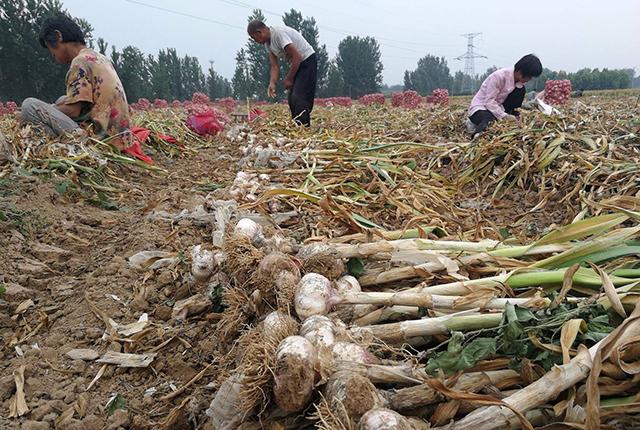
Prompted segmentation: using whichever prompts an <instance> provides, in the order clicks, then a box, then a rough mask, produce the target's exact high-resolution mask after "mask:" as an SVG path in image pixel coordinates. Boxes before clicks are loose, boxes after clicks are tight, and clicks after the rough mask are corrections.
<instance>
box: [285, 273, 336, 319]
mask: <svg viewBox="0 0 640 430" xmlns="http://www.w3.org/2000/svg"><path fill="white" fill-rule="evenodd" d="M333 295H334V292H333V288H332V287H331V281H329V280H328V279H327V278H325V277H324V276H322V275H319V274H317V273H307V274H306V275H304V276H303V277H302V279H301V280H300V282H299V283H298V288H297V291H296V294H295V298H294V304H295V309H296V313H297V314H298V317H300V319H307V318H308V317H310V316H312V315H326V314H327V313H329V310H330V308H331V306H330V302H331V298H332V296H333Z"/></svg>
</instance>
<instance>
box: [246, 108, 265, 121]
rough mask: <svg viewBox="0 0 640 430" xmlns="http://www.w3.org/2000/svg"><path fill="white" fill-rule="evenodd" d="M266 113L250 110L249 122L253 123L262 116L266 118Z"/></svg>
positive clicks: (256, 109) (260, 110) (259, 110)
mask: <svg viewBox="0 0 640 430" xmlns="http://www.w3.org/2000/svg"><path fill="white" fill-rule="evenodd" d="M266 115H267V113H266V112H265V111H263V110H262V109H258V108H254V109H251V112H249V121H254V120H256V119H258V118H262V117H264V116H266Z"/></svg>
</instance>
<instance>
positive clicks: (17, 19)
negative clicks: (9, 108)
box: [0, 0, 93, 102]
mask: <svg viewBox="0 0 640 430" xmlns="http://www.w3.org/2000/svg"><path fill="white" fill-rule="evenodd" d="M59 12H66V11H65V10H64V9H63V6H62V3H61V2H60V1H58V0H0V29H1V31H0V100H2V99H4V100H16V101H18V102H20V101H21V100H22V99H24V98H25V97H28V96H34V97H39V98H42V99H44V100H49V101H53V100H55V99H56V98H57V97H59V96H60V95H62V94H63V93H64V90H65V86H64V83H65V75H66V72H67V67H66V66H64V65H58V64H55V62H54V61H53V58H52V57H51V55H50V54H49V52H48V51H47V50H46V49H45V48H43V47H41V46H40V43H39V42H38V35H39V32H40V25H41V23H42V21H43V20H44V19H45V18H46V17H48V16H51V15H54V14H56V13H59ZM76 22H77V23H78V25H80V28H82V30H83V31H84V33H85V38H86V39H87V43H90V41H91V33H92V31H93V28H92V27H91V25H90V24H89V23H88V22H87V21H85V20H82V19H77V20H76Z"/></svg>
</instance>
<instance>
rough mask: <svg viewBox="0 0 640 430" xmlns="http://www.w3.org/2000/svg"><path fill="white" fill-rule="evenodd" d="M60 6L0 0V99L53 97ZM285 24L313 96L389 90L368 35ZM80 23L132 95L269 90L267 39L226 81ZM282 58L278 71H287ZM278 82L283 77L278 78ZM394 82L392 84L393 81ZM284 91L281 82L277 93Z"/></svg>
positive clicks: (552, 75)
mask: <svg viewBox="0 0 640 430" xmlns="http://www.w3.org/2000/svg"><path fill="white" fill-rule="evenodd" d="M60 11H63V6H62V3H61V2H60V0H0V28H2V31H1V32H0V99H5V100H6V99H12V100H21V99H23V98H25V97H27V96H31V95H33V96H36V97H39V98H42V99H45V100H54V99H55V98H57V97H58V96H59V95H60V94H61V93H62V92H63V91H64V77H65V73H66V70H67V68H66V66H60V65H56V64H55V63H54V62H53V61H52V59H51V57H50V55H49V53H48V52H47V51H46V50H45V49H43V48H42V47H41V46H40V45H39V43H38V32H39V29H40V23H41V22H42V20H43V18H44V17H46V16H48V15H52V14H54V13H57V12H60ZM253 19H260V20H262V21H265V22H266V18H265V16H264V14H263V13H262V11H260V10H259V9H256V10H254V11H253V13H252V15H251V16H249V18H248V20H249V21H250V20H253ZM283 21H284V23H285V25H287V26H289V27H292V28H295V29H296V30H298V31H300V32H301V33H302V35H303V36H304V37H305V39H306V40H307V41H309V43H310V44H311V46H312V47H313V48H314V50H315V51H316V55H317V57H318V92H317V93H318V96H320V97H333V96H350V97H353V98H357V97H360V96H362V95H364V94H367V93H374V92H378V91H381V90H382V91H385V88H386V89H387V90H388V91H390V89H389V87H385V86H383V85H382V70H383V66H382V62H381V54H380V46H379V44H378V42H377V41H376V39H375V38H373V37H357V36H348V37H346V38H344V39H343V40H342V41H340V43H339V46H338V53H337V55H336V56H335V57H334V58H329V55H328V53H327V48H326V46H325V45H323V44H320V38H319V31H318V25H317V23H316V21H315V19H314V18H313V17H303V16H302V14H301V13H300V12H298V11H296V10H295V9H291V10H290V11H289V12H287V13H285V14H284V17H283ZM77 22H78V24H79V25H80V26H81V28H82V29H83V30H84V32H85V34H86V36H87V42H88V43H89V45H90V46H92V47H94V45H95V49H97V50H99V51H100V52H101V53H102V54H104V55H108V56H110V58H111V60H112V62H113V64H114V65H115V67H116V69H117V70H118V73H119V75H120V78H121V80H122V82H123V85H124V87H125V91H126V93H127V96H128V98H129V100H130V101H135V100H138V99H139V98H141V97H145V98H148V99H153V98H163V99H166V100H174V99H179V100H184V99H187V98H189V97H190V96H191V94H192V93H193V92H196V91H200V92H204V93H206V94H208V95H209V97H211V98H219V97H227V96H230V95H233V96H234V97H236V98H239V99H244V98H246V97H256V98H259V99H265V98H266V88H267V85H268V82H269V71H270V64H269V58H268V56H267V53H266V51H265V48H264V46H262V45H259V44H257V43H255V42H253V41H252V40H250V39H249V40H248V41H247V43H246V45H245V46H244V47H243V48H242V49H240V51H239V52H238V53H237V55H236V69H235V73H234V75H233V78H232V80H231V82H230V81H229V80H227V79H226V78H224V77H222V76H220V75H219V74H218V73H217V72H216V71H215V70H214V69H213V67H210V68H208V69H207V71H206V73H205V72H203V68H202V66H201V65H200V63H199V61H198V59H197V58H195V57H190V56H189V55H185V56H184V57H179V56H178V53H177V51H176V50H175V49H172V48H169V49H162V50H160V51H159V52H158V54H157V55H155V56H154V55H147V54H144V53H143V52H142V51H140V49H138V48H136V47H135V46H126V47H124V48H123V49H122V50H120V51H119V50H118V49H116V47H111V50H110V51H109V45H108V43H107V42H106V41H105V40H103V39H97V40H96V41H95V44H94V41H93V37H92V32H93V28H92V27H91V25H90V24H89V23H88V22H86V21H85V20H82V19H78V20H77ZM286 67H288V66H287V65H286V64H284V63H283V62H281V73H280V75H281V77H282V76H284V75H285V74H286V72H287V69H286ZM494 70H495V67H492V68H490V69H488V70H487V71H486V72H485V73H483V74H481V75H478V76H474V77H469V76H466V75H465V74H464V73H462V72H456V73H455V74H453V75H452V74H451V71H450V69H449V66H448V65H447V61H446V59H445V58H444V57H436V56H433V55H426V56H424V57H423V58H421V59H420V60H419V61H418V63H417V65H416V68H415V69H414V70H407V71H406V72H405V75H404V89H411V90H415V91H417V92H419V93H421V94H423V95H424V94H429V93H431V91H432V90H433V89H435V88H447V89H448V90H449V92H450V93H452V94H466V93H470V92H472V91H475V90H477V88H479V86H480V85H481V83H482V81H483V80H484V79H485V78H486V76H488V75H489V74H490V73H491V72H493V71H494ZM547 79H570V80H571V82H572V84H573V87H574V88H576V89H585V90H594V89H610V88H613V89H617V88H629V87H630V86H631V85H632V84H640V82H637V78H636V81H634V73H633V70H632V69H621V70H608V69H603V70H599V69H593V70H592V69H582V70H579V71H577V72H575V73H566V72H562V71H560V72H555V71H551V70H548V69H545V70H544V73H543V74H542V76H540V77H539V78H538V79H535V80H534V81H532V82H531V83H530V84H529V85H528V87H529V88H530V89H536V90H540V89H542V88H544V82H545V81H546V80H547ZM280 82H281V81H280ZM394 89H397V88H394ZM283 97H284V89H283V88H282V86H281V84H280V86H279V87H278V94H277V97H276V98H277V99H282V98H283Z"/></svg>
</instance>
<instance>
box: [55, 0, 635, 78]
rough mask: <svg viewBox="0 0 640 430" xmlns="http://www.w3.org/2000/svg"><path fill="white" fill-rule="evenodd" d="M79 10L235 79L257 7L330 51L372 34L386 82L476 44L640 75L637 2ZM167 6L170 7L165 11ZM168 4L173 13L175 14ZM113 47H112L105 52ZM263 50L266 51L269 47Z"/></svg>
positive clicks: (227, 0)
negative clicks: (302, 22) (306, 24)
mask: <svg viewBox="0 0 640 430" xmlns="http://www.w3.org/2000/svg"><path fill="white" fill-rule="evenodd" d="M62 2H63V4H64V6H65V7H66V9H67V10H68V11H69V12H70V13H71V14H72V15H74V16H76V17H81V18H85V19H87V20H88V21H89V22H90V23H91V24H92V25H93V27H94V33H93V34H94V37H95V38H97V37H102V38H104V39H105V40H106V41H107V42H109V44H110V46H112V45H113V46H115V47H116V48H117V49H118V50H121V49H122V48H123V47H125V46H127V45H133V46H136V47H138V48H140V49H141V50H142V51H143V52H145V53H147V54H155V53H157V52H158V50H159V49H162V48H169V47H173V48H176V49H177V51H178V54H179V55H181V56H183V55H187V54H188V55H190V56H195V57H198V59H199V60H200V63H201V64H202V66H203V69H207V68H208V67H209V64H210V62H211V61H213V66H214V69H215V70H216V71H217V72H218V73H219V74H221V75H222V76H225V77H227V78H229V79H230V78H231V77H232V76H233V71H234V68H235V56H236V53H237V52H238V50H239V49H240V48H241V47H242V46H244V45H245V44H246V42H247V34H246V30H245V28H246V23H247V17H248V16H249V15H250V14H251V11H252V9H253V8H260V9H262V10H263V12H264V13H265V16H266V22H267V24H269V25H276V26H277V25H282V18H281V15H282V14H283V13H284V12H286V11H288V10H290V9H291V8H294V9H296V10H298V11H300V12H302V14H303V15H304V16H313V17H314V18H315V19H316V21H317V23H318V26H319V31H320V42H321V43H324V44H326V45H327V50H328V52H329V55H330V57H331V58H333V57H335V55H336V53H337V51H338V44H339V43H340V40H341V39H343V38H344V37H346V36H348V35H353V36H356V35H357V36H373V37H375V38H376V39H377V40H378V42H379V44H380V51H381V53H382V63H383V66H384V71H383V81H384V83H386V84H388V85H393V84H401V83H402V81H403V76H404V72H405V70H407V69H409V70H413V69H415V67H416V64H417V61H418V59H419V58H421V57H423V56H425V55H426V54H432V55H436V56H444V57H445V58H446V60H447V63H448V65H449V68H450V69H451V71H452V73H454V72H455V71H457V70H464V67H465V62H464V60H456V57H458V56H460V55H462V54H464V53H465V52H466V50H467V38H466V37H465V36H463V35H464V34H467V33H481V34H480V35H479V36H477V37H476V38H475V39H474V45H475V51H476V53H477V54H478V55H483V56H485V57H487V58H478V59H476V60H475V72H476V73H482V72H484V71H485V70H486V69H487V68H488V67H490V66H494V65H495V66H497V67H508V66H512V65H513V64H514V63H515V62H516V61H517V60H518V59H519V58H520V57H521V56H523V55H525V54H528V53H530V52H533V53H535V54H537V55H538V56H539V57H540V59H541V60H542V63H543V65H544V66H545V67H548V68H550V69H553V70H566V71H569V72H572V71H576V70H578V69H580V68H583V67H590V68H596V67H597V68H604V67H608V68H627V67H630V68H635V69H636V73H637V74H640V25H638V19H639V17H640V0H609V1H607V2H604V1H602V0H538V1H535V2H521V1H519V2H515V1H514V2H509V1H504V0H501V1H499V0H479V1H469V0H466V1H465V0H446V1H442V0H422V1H419V0H395V1H391V0H297V1H295V2H292V1H284V0H270V1H260V0H62ZM160 9H164V10H160ZM170 11H171V12H170ZM110 51H111V48H109V52H110ZM265 55H266V54H265Z"/></svg>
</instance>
